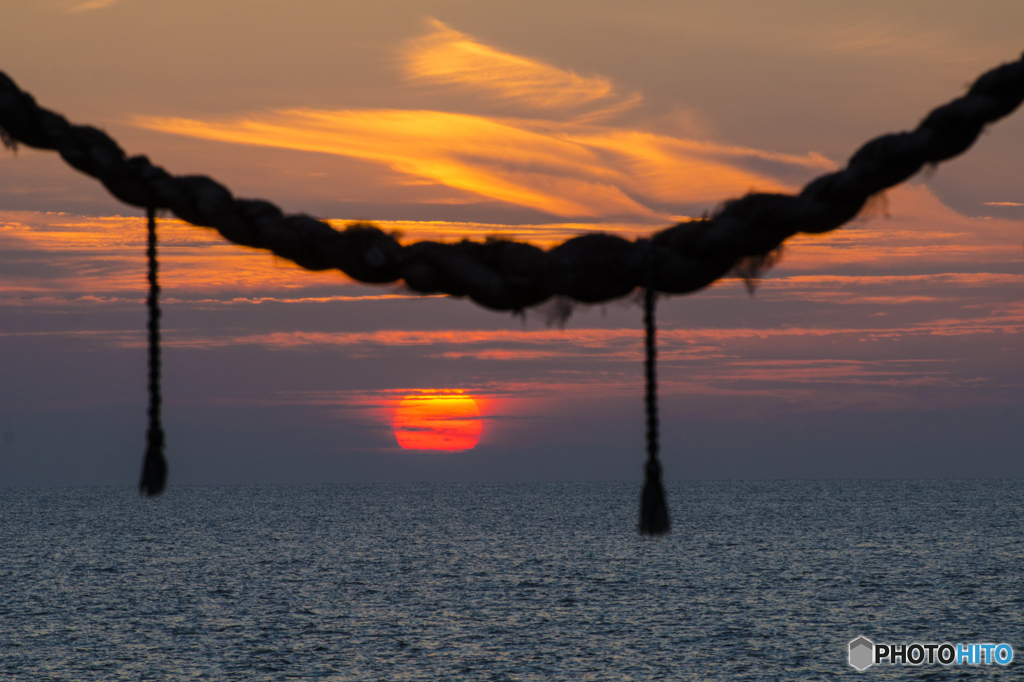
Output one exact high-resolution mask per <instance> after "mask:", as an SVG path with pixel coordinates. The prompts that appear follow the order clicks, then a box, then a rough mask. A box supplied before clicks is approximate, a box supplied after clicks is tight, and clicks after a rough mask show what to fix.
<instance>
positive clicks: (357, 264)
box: [0, 57, 1024, 310]
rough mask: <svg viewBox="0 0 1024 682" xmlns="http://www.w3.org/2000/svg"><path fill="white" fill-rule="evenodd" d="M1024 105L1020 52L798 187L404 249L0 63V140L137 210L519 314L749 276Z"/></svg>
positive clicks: (296, 257)
mask: <svg viewBox="0 0 1024 682" xmlns="http://www.w3.org/2000/svg"><path fill="white" fill-rule="evenodd" d="M1022 100H1024V57H1022V58H1021V59H1020V60H1018V61H1016V62H1011V63H1008V64H1004V65H1003V66H1000V67H997V68H995V69H992V70H991V71H989V72H988V73H986V74H984V75H982V76H981V77H980V78H978V80H977V81H975V83H974V84H973V85H972V86H971V88H970V90H969V91H968V93H967V94H966V95H964V96H963V97H960V98H958V99H955V100H953V101H952V102H950V103H949V104H946V105H944V106H941V107H939V108H937V109H935V110H934V111H932V112H931V113H930V114H929V115H928V116H927V117H926V118H925V119H924V121H922V122H921V124H920V125H919V126H918V127H917V128H916V129H915V130H913V131H912V132H903V133H894V134H890V135H883V136H882V137H879V138H876V139H874V140H872V141H870V142H868V143H867V144H865V145H864V146H863V147H861V148H860V149H859V150H858V151H857V153H856V154H854V155H853V157H852V158H851V159H850V161H849V163H848V164H847V166H846V168H844V169H843V170H840V171H837V172H835V173H829V174H827V175H823V176H821V177H819V178H817V179H816V180H814V181H812V182H811V183H810V184H808V185H807V186H806V187H804V189H803V191H801V192H800V194H798V195H795V196H793V195H787V194H748V195H747V196H745V197H743V198H741V199H734V200H731V201H728V202H726V203H725V204H724V205H723V207H722V208H721V210H719V211H718V213H717V214H716V215H714V216H713V217H710V218H706V219H702V220H697V221H692V222H686V223H680V224H678V225H675V226H673V227H669V228H667V229H664V230H662V231H660V232H658V233H656V234H654V235H653V236H652V237H651V238H649V239H637V240H636V241H632V242H630V241H627V240H625V239H622V238H620V237H615V236H612V235H607V234H590V235H584V236H580V237H574V238H573V239H569V240H568V241H566V242H564V243H562V244H560V245H558V246H556V247H554V248H552V249H550V250H549V251H544V250H542V249H540V248H537V247H536V246H532V245H530V244H525V243H521V242H515V241H507V240H488V241H487V242H484V243H480V242H471V241H468V240H464V241H462V242H459V243H456V244H442V243H438V242H431V241H423V242H417V243H414V244H409V245H406V246H402V245H401V244H399V243H398V242H397V241H396V240H395V238H394V237H392V236H391V235H388V234H386V233H384V232H383V231H381V230H380V229H378V228H376V227H374V226H373V225H371V224H368V223H356V224H353V225H350V226H349V227H348V228H346V229H345V230H341V231H338V230H335V229H334V228H332V227H331V226H330V225H328V224H326V223H324V222H321V221H319V220H316V219H314V218H311V217H310V216H307V215H291V216H286V215H284V214H283V213H282V211H281V209H279V208H278V207H277V206H275V205H273V204H271V203H269V202H267V201H262V200H258V199H257V200H253V199H236V198H234V197H233V196H232V195H231V192H230V191H229V190H228V189H227V188H226V187H224V186H223V185H221V184H219V183H217V182H215V181H214V180H212V179H210V178H208V177H205V176H195V175H192V176H182V177H178V176H173V175H171V174H170V173H168V172H167V171H165V170H164V169H163V168H160V167H159V166H154V165H153V164H151V163H150V162H149V159H147V158H146V157H145V156H133V157H130V158H129V157H127V156H126V155H125V153H124V151H123V150H122V149H121V148H120V147H119V146H118V144H117V143H116V142H115V141H114V140H113V139H111V138H110V137H109V136H108V135H107V134H106V133H104V132H103V131H101V130H97V129H96V128H92V127H90V126H76V125H72V124H70V123H68V121H67V120H66V119H65V118H64V117H63V116H60V115H59V114H56V113H54V112H52V111H48V110H47V109H44V108H42V107H40V106H38V105H37V104H36V102H35V100H34V99H33V97H32V96H31V95H30V94H28V93H27V92H24V91H22V90H21V89H19V88H18V86H17V85H16V84H15V83H14V81H12V80H11V79H10V78H9V77H8V76H7V75H6V74H4V73H3V72H0V137H2V139H3V141H4V143H5V144H7V145H8V146H15V145H16V144H17V143H18V142H21V143H24V144H26V145H29V146H30V147H36V148H39V149H55V150H57V151H58V152H60V155H61V156H62V157H63V158H64V160H65V161H66V162H67V163H69V164H70V165H71V166H73V167H75V168H77V169H78V170H80V171H82V172H83V173H86V174H88V175H91V176H93V177H94V178H97V179H98V180H100V182H102V183H103V185H104V186H105V187H106V188H107V189H108V190H109V191H110V193H111V194H113V195H114V196H115V197H117V198H118V199H120V200H121V201H123V202H125V203H126V204H131V205H132V206H138V207H140V208H147V209H148V208H156V209H170V210H171V211H172V212H173V213H174V214H175V215H176V216H178V217H179V218H181V219H182V220H185V221H187V222H189V223H192V224H193V225H198V226H201V227H212V228H215V229H216V230H217V231H218V232H220V233H221V234H222V235H223V236H224V237H225V238H226V239H228V240H229V241H232V242H235V243H237V244H242V245H245V246H251V247H256V248H260V249H267V250H269V251H272V252H273V253H274V254H276V255H278V256H280V257H282V258H287V259H289V260H292V261H294V262H295V263H297V264H298V265H300V266H302V267H303V268H306V269H309V270H327V269H330V268H337V269H339V270H341V271H342V272H344V273H345V274H346V275H348V276H349V277H351V278H353V279H355V280H358V281H360V282H367V283H386V282H395V281H398V280H404V281H405V283H406V285H408V286H409V287H410V288H411V289H413V290H414V291H417V292H420V293H423V294H435V293H445V294H450V295H452V296H468V297H470V298H471V299H473V300H474V301H476V302H477V303H479V304H480V305H483V306H486V307H488V308H493V309H496V310H522V309H523V308H526V307H528V306H532V305H535V304H538V303H541V302H543V301H545V300H546V299H548V298H550V297H551V296H554V295H560V296H565V297H568V298H571V299H574V300H576V301H580V302H584V303H597V302H600V301H607V300H609V299H613V298H618V297H621V296H624V295H626V294H628V293H630V292H631V291H633V290H634V289H636V288H637V287H640V286H644V287H648V288H651V289H653V290H655V291H658V292H663V293H670V294H681V293H687V292H692V291H695V290H697V289H701V288H703V287H705V286H707V285H709V284H711V283H712V282H714V281H715V280H717V279H719V278H720V277H722V276H724V275H725V274H726V273H728V272H729V271H730V270H732V271H734V272H736V273H737V274H739V275H740V276H743V277H745V278H749V277H756V275H757V274H758V273H759V272H760V271H761V270H763V269H764V268H766V267H770V265H771V264H772V261H773V254H774V253H775V250H776V249H777V248H778V247H779V246H780V245H781V244H782V242H783V241H784V240H786V239H787V238H789V237H791V236H793V235H794V234H796V233H798V232H809V233H821V232H828V231H829V230H834V229H836V228H838V227H840V226H842V225H843V224H844V223H845V222H847V221H848V220H850V219H851V218H853V217H854V216H855V215H857V213H858V212H859V211H860V209H861V207H862V206H863V205H864V202H865V201H866V200H867V199H868V198H869V197H870V196H871V195H873V194H876V193H877V192H880V191H881V190H884V189H886V188H888V187H892V186H893V185H896V184H899V183H900V182H903V181H904V180H906V179H907V178H909V177H910V176H912V175H914V174H915V173H916V172H917V171H918V170H919V169H920V168H921V167H922V166H923V165H924V164H936V163H939V162H940V161H945V160H946V159H949V158H951V157H954V156H956V155H958V154H960V153H962V152H963V151H965V150H966V149H967V148H968V147H970V146H971V145H972V144H973V143H974V140H975V139H977V137H978V135H979V133H980V132H981V130H982V128H983V127H984V126H985V125H986V124H988V123H992V122H994V121H996V120H998V119H1000V118H1002V117H1004V116H1006V115H1008V114H1009V113H1010V112H1012V111H1013V110H1014V109H1016V108H1017V106H1018V105H1019V104H1020V103H1021V101H1022Z"/></svg>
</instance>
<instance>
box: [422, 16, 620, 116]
mask: <svg viewBox="0 0 1024 682" xmlns="http://www.w3.org/2000/svg"><path fill="white" fill-rule="evenodd" d="M429 23H430V26H431V27H432V28H433V29H434V30H433V32H432V33H429V34H428V35H426V36H423V37H420V38H416V39H414V40H411V41H409V42H408V43H407V44H406V46H405V48H404V49H403V50H402V57H403V60H402V61H403V68H404V70H405V75H406V77H407V78H408V79H409V80H410V81H414V82H417V83H427V84H437V85H446V86H452V87H458V88H472V89H473V90H475V91H476V92H478V93H480V94H481V95H484V96H487V97H491V98H494V99H498V100H502V101H506V102H513V103H515V105H516V106H518V107H524V108H535V109H576V108H579V107H583V106H587V105H591V104H593V103H595V102H601V101H606V100H609V99H611V98H613V97H614V96H615V91H614V88H613V87H612V84H611V81H609V80H608V79H607V78H603V77H601V76H589V77H588V76H580V75H577V74H575V73H573V72H572V71H565V70H563V69H559V68H557V67H554V66H551V65H549V64H545V63H543V62H541V61H538V60H536V59H530V58H528V57H521V56H519V55H514V54H510V53H508V52H503V51H501V50H498V49H496V48H494V47H491V46H489V45H484V44H483V43H480V42H478V41H477V40H474V39H473V38H472V37H471V36H468V35H466V34H464V33H460V32H459V31H456V30H454V29H452V28H450V27H449V26H447V25H446V24H444V23H442V22H440V21H437V20H436V19H431V20H430V22H429ZM627 102H629V106H633V105H635V104H636V103H638V102H639V100H638V99H637V98H636V97H630V98H628V100H627Z"/></svg>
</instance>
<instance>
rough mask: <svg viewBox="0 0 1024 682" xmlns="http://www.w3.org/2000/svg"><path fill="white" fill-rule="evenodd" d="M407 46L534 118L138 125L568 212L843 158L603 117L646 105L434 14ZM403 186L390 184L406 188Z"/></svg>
mask: <svg viewBox="0 0 1024 682" xmlns="http://www.w3.org/2000/svg"><path fill="white" fill-rule="evenodd" d="M432 28H433V31H432V32H431V33H430V34H429V35H427V36H425V37H423V38H420V39H417V40H414V41H412V42H411V43H409V44H408V45H406V46H405V48H404V49H403V50H402V55H403V64H404V69H405V71H406V76H407V78H408V79H409V80H410V81H412V82H415V83H417V84H424V83H430V84H434V85H437V86H441V87H445V88H453V89H458V90H459V91H460V92H461V93H464V94H467V95H470V96H474V97H477V98H478V99H479V100H481V101H492V100H495V99H497V100H501V101H504V102H514V103H515V104H516V106H517V107H518V111H520V112H527V113H528V115H525V116H517V117H510V116H494V115H490V114H480V113H472V112H467V111H451V110H429V109H340V110H325V109H311V108H294V109H284V110H276V111H271V112H252V113H248V114H245V115H243V116H236V117H231V118H210V119H198V118H177V117H168V116H140V117H136V119H135V120H134V123H135V125H138V126H140V127H143V128H146V129H149V130H156V131H161V132H165V133H171V134H175V135H183V136H188V137H194V138H201V139H207V140H216V141H220V142H231V143H236V144H245V145H259V146H268V147H278V148H285V149H292V150H301V151H308V152H319V153H325V154H335V155H340V156H347V157H352V158H357V159H362V160H367V161H371V162H376V163H380V164H383V165H385V166H387V167H388V168H390V169H391V170H393V171H397V172H398V173H400V174H401V175H402V176H404V177H405V178H407V183H408V184H422V183H430V184H436V185H442V186H447V187H450V188H454V189H456V190H460V191H461V192H463V193H464V194H463V196H464V201H465V202H466V203H473V202H479V201H484V200H490V201H499V202H504V203H507V204H511V205H515V206H518V207H525V208H529V209H534V210H537V211H541V212H544V213H547V214H550V215H553V216H559V217H563V218H587V219H592V220H598V221H603V220H614V219H630V220H639V221H641V222H645V223H648V224H652V223H657V222H665V221H669V220H671V219H673V218H674V217H676V215H677V214H678V213H679V212H680V211H682V210H684V207H686V206H690V207H692V205H694V204H701V205H704V206H705V207H706V206H709V205H714V204H716V203H718V202H720V201H722V200H724V199H727V198H730V197H731V196H735V195H738V194H743V193H745V192H747V191H750V190H752V189H757V190H762V191H784V190H789V189H793V186H792V184H791V182H790V181H788V180H786V179H785V178H787V177H790V178H791V177H793V176H794V175H801V174H802V175H804V176H806V175H810V174H812V173H813V172H814V171H821V170H826V169H832V168H834V167H835V164H834V163H833V162H831V161H829V160H828V159H826V158H824V157H822V156H821V155H818V154H814V153H809V154H804V155H798V154H782V153H776V152H770V151H764V150H759V149H752V148H745V147H739V146H731V145H723V144H717V143H712V142H708V141H701V140H693V139H686V138H679V137H673V136H670V135H664V134H657V133H654V132H650V131H646V130H641V129H635V128H630V127H624V126H616V125H612V124H608V123H604V124H599V123H597V122H596V121H599V120H601V119H603V118H607V116H609V115H610V114H611V113H612V112H615V111H620V110H622V109H623V108H630V107H632V106H635V105H636V104H637V103H639V101H640V100H639V98H638V96H636V95H628V96H625V97H623V96H620V95H618V94H616V93H615V91H614V88H613V87H612V85H611V83H610V82H609V81H608V80H607V79H604V78H601V77H597V76H593V77H583V76H578V75H576V74H574V73H573V72H571V71H566V70H563V69H559V68H557V67H554V66H550V65H547V64H544V63H542V62H539V61H537V60H533V59H529V58H526V57H521V56H517V55H513V54H509V53H506V52H502V51H500V50H497V49H495V48H492V47H489V46H487V45H484V44H483V43H480V42H478V41H476V40H474V39H472V38H470V37H469V36H466V35H464V34H462V33H459V32H458V31H454V30H452V29H450V28H449V27H447V26H445V25H444V24H441V23H439V22H434V23H433V24H432ZM402 190H403V184H402V183H399V184H397V185H396V186H395V187H394V196H395V199H396V201H400V200H401V196H402Z"/></svg>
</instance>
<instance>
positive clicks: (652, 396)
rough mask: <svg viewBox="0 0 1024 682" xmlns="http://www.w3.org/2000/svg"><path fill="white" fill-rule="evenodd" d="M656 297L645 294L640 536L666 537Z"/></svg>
mask: <svg viewBox="0 0 1024 682" xmlns="http://www.w3.org/2000/svg"><path fill="white" fill-rule="evenodd" d="M654 297H655V293H654V290H653V289H650V288H648V289H646V290H645V292H644V328H645V330H646V332H647V338H646V345H647V357H646V358H645V360H644V369H645V372H646V375H647V395H646V399H645V401H644V402H645V406H646V408H647V463H646V464H645V465H644V471H645V473H646V480H644V489H643V492H642V493H641V495H640V534H641V535H662V534H663V533H667V532H668V531H669V530H670V525H669V521H668V503H667V502H666V501H665V489H664V488H663V487H662V485H661V462H659V461H658V380H657V377H656V376H655V371H654V370H655V367H654V360H655V357H656V356H657V353H658V351H657V348H656V347H655V344H654Z"/></svg>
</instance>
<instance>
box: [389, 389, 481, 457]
mask: <svg viewBox="0 0 1024 682" xmlns="http://www.w3.org/2000/svg"><path fill="white" fill-rule="evenodd" d="M482 428H483V424H482V422H481V420H480V408H479V407H478V406H477V404H476V401H475V400H473V399H472V398H470V397H469V396H466V395H462V394H458V393H455V394H453V393H424V394H418V395H411V396H407V397H405V398H403V399H402V402H400V403H399V404H398V407H397V408H396V409H395V438H396V439H397V440H398V444H399V445H400V446H401V447H402V449H403V450H442V451H445V452H456V451H459V450H471V449H473V448H474V447H476V444H477V443H478V442H480V431H481V430H482Z"/></svg>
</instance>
